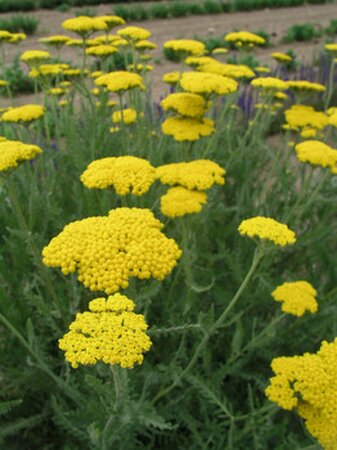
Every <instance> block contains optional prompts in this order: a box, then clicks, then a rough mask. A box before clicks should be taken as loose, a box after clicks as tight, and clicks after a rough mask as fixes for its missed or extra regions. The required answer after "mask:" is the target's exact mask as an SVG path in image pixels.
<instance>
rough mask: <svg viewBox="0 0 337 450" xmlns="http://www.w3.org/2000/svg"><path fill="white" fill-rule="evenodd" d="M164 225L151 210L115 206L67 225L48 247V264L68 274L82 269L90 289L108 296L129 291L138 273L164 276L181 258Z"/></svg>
mask: <svg viewBox="0 0 337 450" xmlns="http://www.w3.org/2000/svg"><path fill="white" fill-rule="evenodd" d="M163 226H164V225H163V224H162V223H161V222H160V221H159V220H157V219H156V218H155V217H154V215H153V213H152V212H151V211H150V210H149V209H141V208H117V209H113V210H111V211H110V212H109V215H108V216H104V217H89V218H87V219H83V220H78V221H76V222H73V223H70V224H69V225H67V226H66V227H65V228H64V229H63V231H61V233H59V234H58V236H56V237H55V238H53V239H52V240H51V242H50V243H49V244H48V245H47V246H46V247H45V248H44V249H43V252H42V254H43V262H44V264H45V265H47V266H50V267H60V268H61V270H62V272H63V273H64V274H65V275H67V274H68V273H73V272H76V271H77V272H78V280H79V281H80V282H81V283H83V284H84V286H85V287H87V288H88V289H90V290H91V291H103V292H105V293H106V294H108V295H109V294H113V293H115V292H117V291H118V290H120V289H126V288H127V287H128V285H129V279H130V278H132V277H136V278H139V279H149V278H151V277H153V278H155V279H157V280H163V279H164V278H165V277H166V276H167V275H169V274H170V273H171V271H172V270H173V268H174V266H175V265H176V263H177V260H178V259H179V258H180V256H181V250H180V249H179V247H178V246H177V244H176V242H175V241H174V240H173V239H168V238H167V237H166V236H165V235H164V234H163V233H162V232H161V229H162V228H163Z"/></svg>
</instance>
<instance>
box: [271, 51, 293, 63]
mask: <svg viewBox="0 0 337 450" xmlns="http://www.w3.org/2000/svg"><path fill="white" fill-rule="evenodd" d="M271 57H272V58H274V59H275V60H276V61H278V62H280V63H288V62H291V61H292V60H293V58H292V56H290V55H287V54H286V53H279V52H274V53H272V54H271Z"/></svg>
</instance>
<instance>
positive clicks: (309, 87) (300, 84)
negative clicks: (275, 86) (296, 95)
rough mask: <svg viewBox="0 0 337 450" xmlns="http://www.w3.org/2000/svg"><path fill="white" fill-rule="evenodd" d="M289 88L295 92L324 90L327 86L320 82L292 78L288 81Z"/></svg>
mask: <svg viewBox="0 0 337 450" xmlns="http://www.w3.org/2000/svg"><path fill="white" fill-rule="evenodd" d="M286 83H287V85H288V89H291V90H293V91H295V92H307V93H310V92H324V91H325V90H326V87H325V86H323V84H320V83H312V82H311V81H302V80H291V81H287V82H286Z"/></svg>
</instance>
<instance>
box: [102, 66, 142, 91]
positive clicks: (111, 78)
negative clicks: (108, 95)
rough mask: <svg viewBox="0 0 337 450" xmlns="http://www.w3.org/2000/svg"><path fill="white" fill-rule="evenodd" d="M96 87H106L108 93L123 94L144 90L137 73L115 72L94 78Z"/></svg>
mask: <svg viewBox="0 0 337 450" xmlns="http://www.w3.org/2000/svg"><path fill="white" fill-rule="evenodd" d="M95 84H97V86H106V87H107V88H108V90H109V91H111V92H117V93H121V94H122V93H123V92H125V91H128V90H130V89H137V88H138V89H145V86H144V84H143V79H142V77H141V76H140V75H139V74H138V73H133V72H127V71H122V70H121V71H117V72H110V73H107V74H105V75H102V76H101V77H98V78H96V80H95Z"/></svg>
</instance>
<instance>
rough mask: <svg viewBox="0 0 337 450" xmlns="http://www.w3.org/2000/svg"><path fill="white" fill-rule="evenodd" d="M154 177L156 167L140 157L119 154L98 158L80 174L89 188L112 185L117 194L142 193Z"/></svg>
mask: <svg viewBox="0 0 337 450" xmlns="http://www.w3.org/2000/svg"><path fill="white" fill-rule="evenodd" d="M155 179H156V169H155V168H154V167H153V166H151V164H150V163H149V162H148V161H147V160H146V159H142V158H137V157H136V156H120V157H117V158H115V157H108V158H102V159H98V160H96V161H93V162H92V163H90V164H89V166H88V167H87V169H86V170H85V171H84V172H83V173H82V175H81V181H82V183H83V184H84V185H85V186H86V187H88V188H89V189H94V188H96V189H106V188H108V187H112V186H113V187H114V188H115V190H116V192H117V194H118V195H126V194H134V195H143V194H145V192H147V191H148V190H149V189H150V187H151V185H152V183H153V182H154V181H155Z"/></svg>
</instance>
